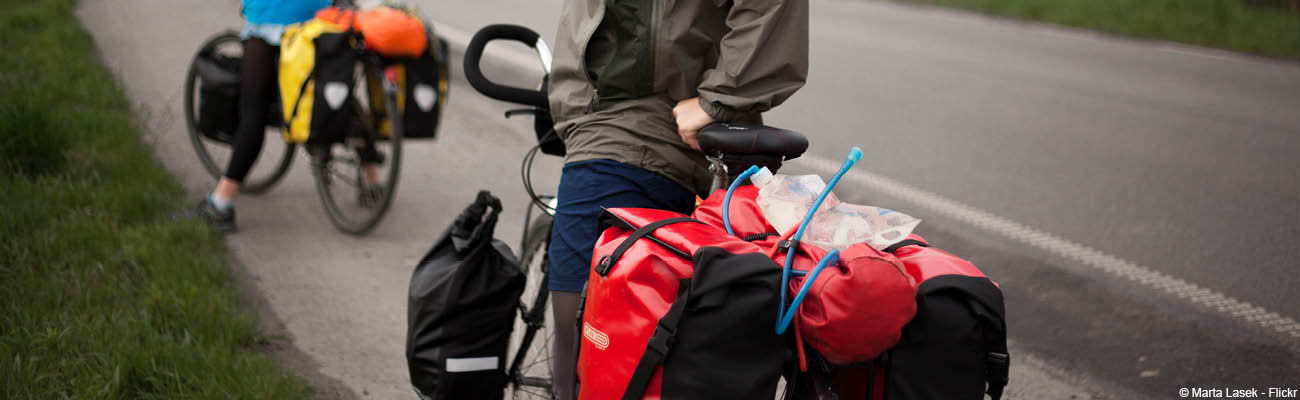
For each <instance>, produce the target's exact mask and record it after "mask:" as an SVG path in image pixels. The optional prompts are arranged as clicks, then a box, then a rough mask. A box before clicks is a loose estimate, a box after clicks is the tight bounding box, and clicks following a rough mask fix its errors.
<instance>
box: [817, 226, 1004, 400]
mask: <svg viewBox="0 0 1300 400" xmlns="http://www.w3.org/2000/svg"><path fill="white" fill-rule="evenodd" d="M886 251H887V252H890V253H893V254H895V255H897V256H898V258H899V259H900V260H902V262H903V264H904V266H905V267H906V268H907V273H908V274H909V275H912V276H913V277H914V278H915V279H916V280H917V281H919V282H921V284H920V286H919V288H918V292H917V297H916V302H917V312H916V316H915V317H914V318H913V319H912V321H911V322H909V323H908V324H907V326H906V327H905V328H904V331H903V337H902V339H901V340H899V342H898V344H897V345H895V346H894V347H893V348H891V349H889V351H887V352H885V353H884V354H882V355H881V356H880V357H877V358H876V359H875V360H872V361H871V362H867V363H860V364H857V365H853V366H847V365H832V366H829V368H828V369H820V368H819V369H815V370H813V371H810V373H809V374H807V375H806V376H807V379H804V381H805V382H807V383H806V384H804V385H801V387H800V388H798V389H796V390H797V391H798V392H799V393H800V396H799V397H797V398H801V399H821V398H826V396H825V395H826V393H820V394H818V393H814V392H816V391H817V390H818V389H821V390H823V391H825V390H827V389H826V388H829V390H830V391H833V392H834V395H835V396H836V398H839V399H844V400H882V399H884V400H928V399H936V400H937V399H944V400H947V399H955V400H962V399H968V400H980V399H983V398H984V394H985V393H987V394H988V395H989V398H991V399H993V400H997V399H999V398H1000V397H1001V396H1002V391H1003V388H1005V387H1006V385H1007V381H1008V375H1009V373H1008V372H1009V368H1010V362H1011V359H1010V356H1009V355H1008V353H1007V341H1006V340H1007V336H1006V335H1007V331H1006V329H1007V328H1006V318H1005V305H1004V302H1003V298H1002V291H1001V289H999V288H998V286H997V284H996V283H994V282H993V281H991V280H989V279H988V278H987V277H985V276H984V273H983V272H981V271H980V270H979V269H978V268H976V267H975V265H973V264H971V263H970V262H969V261H966V260H964V259H962V258H959V257H957V256H954V255H952V254H950V253H948V252H946V251H943V250H939V249H936V248H933V247H930V245H929V244H927V243H926V242H925V239H923V238H921V236H919V235H911V236H910V237H908V239H906V240H904V241H902V242H899V243H898V244H895V245H893V246H891V247H890V248H889V249H886ZM808 381H811V382H808Z"/></svg>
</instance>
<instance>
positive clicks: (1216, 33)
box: [898, 0, 1300, 58]
mask: <svg viewBox="0 0 1300 400" xmlns="http://www.w3.org/2000/svg"><path fill="white" fill-rule="evenodd" d="M898 1H905V2H912V3H928V4H936V5H941V6H947V7H954V8H963V9H968V10H974V11H979V12H984V13H988V14H995V15H1001V16H1007V17H1014V18H1023V19H1031V20H1038V21H1044V22H1050V23H1055V24H1061V25H1069V26H1075V27H1080V28H1086V29H1093V30H1098V31H1102V32H1109V33H1116V34H1122V35H1129V36H1136V37H1142V38H1149V39H1160V40H1169V41H1174V42H1183V43H1190V44H1195V45H1201V46H1208V47H1217V48H1222V49H1227V50H1234V51H1241V52H1247V53H1255V54H1261V55H1267V56H1273V57H1282V58H1300V13H1294V12H1288V11H1286V10H1285V9H1282V8H1275V7H1258V6H1250V5H1247V4H1246V3H1245V2H1244V1H1243V0H898Z"/></svg>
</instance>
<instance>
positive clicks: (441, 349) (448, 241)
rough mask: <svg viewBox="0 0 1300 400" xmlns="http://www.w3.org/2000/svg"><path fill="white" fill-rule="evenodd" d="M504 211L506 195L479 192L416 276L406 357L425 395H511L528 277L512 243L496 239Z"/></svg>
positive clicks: (418, 389) (413, 381)
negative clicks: (514, 335)
mask: <svg viewBox="0 0 1300 400" xmlns="http://www.w3.org/2000/svg"><path fill="white" fill-rule="evenodd" d="M500 212H501V201H500V200H498V199H497V198H496V197H493V196H492V194H491V193H488V192H487V191H481V192H479V194H478V198H477V199H476V200H475V202H474V203H473V204H471V205H470V206H469V207H468V208H466V209H465V211H463V212H461V214H460V216H458V217H456V221H455V222H454V223H452V226H451V227H450V228H448V229H447V231H446V232H445V233H443V235H442V237H441V238H440V239H438V241H437V242H436V243H435V244H434V246H433V249H431V250H429V252H428V253H427V254H425V256H424V259H422V260H420V264H419V266H417V267H416V268H415V272H414V273H413V274H412V275H411V286H410V292H409V294H408V303H407V331H406V361H407V366H408V367H409V369H410V373H411V384H412V386H414V388H415V391H416V393H417V394H419V395H420V398H422V399H435V400H437V399H501V398H502V396H503V394H504V392H503V390H502V389H503V388H504V385H505V382H506V375H505V361H506V360H505V357H506V348H507V345H508V344H509V341H510V331H511V330H512V329H513V328H514V319H515V311H516V310H517V307H518V305H519V296H520V295H521V294H522V293H523V290H524V281H525V279H526V278H525V276H524V274H523V272H522V271H521V270H520V268H519V262H518V260H516V259H515V256H514V255H513V253H511V251H510V248H509V247H508V246H506V244H505V243H503V242H501V241H500V240H496V239H493V238H492V233H493V230H494V227H495V226H496V222H497V215H498V214H500ZM494 389H495V390H494Z"/></svg>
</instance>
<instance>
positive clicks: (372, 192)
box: [357, 185, 387, 208]
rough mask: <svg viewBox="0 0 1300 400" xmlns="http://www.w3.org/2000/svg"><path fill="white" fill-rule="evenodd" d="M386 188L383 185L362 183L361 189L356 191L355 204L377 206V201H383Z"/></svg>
mask: <svg viewBox="0 0 1300 400" xmlns="http://www.w3.org/2000/svg"><path fill="white" fill-rule="evenodd" d="M386 190H387V189H385V188H384V186H383V185H363V187H362V188H361V191H360V192H359V193H357V204H358V205H360V206H361V207H362V208H375V207H378V206H379V203H380V202H382V201H384V194H385V193H384V192H385V191H386Z"/></svg>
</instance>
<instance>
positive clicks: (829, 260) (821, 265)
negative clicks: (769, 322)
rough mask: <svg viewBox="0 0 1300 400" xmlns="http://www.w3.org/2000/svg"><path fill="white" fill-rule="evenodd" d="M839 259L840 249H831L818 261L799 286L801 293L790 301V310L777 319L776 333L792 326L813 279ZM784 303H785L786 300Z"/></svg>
mask: <svg viewBox="0 0 1300 400" xmlns="http://www.w3.org/2000/svg"><path fill="white" fill-rule="evenodd" d="M839 259H840V251H839V250H831V252H830V253H826V257H824V258H822V260H821V262H818V263H817V267H816V268H813V270H812V272H809V273H808V279H805V280H804V281H803V285H802V286H800V287H799V293H796V294H795V295H794V300H792V301H790V312H786V313H783V314H785V315H782V316H781V319H780V320H778V321H777V323H776V334H778V335H780V334H782V333H785V330H786V329H787V328H789V327H790V322H791V321H793V320H794V314H795V312H794V311H795V310H798V309H799V303H803V298H804V296H806V295H808V289H810V288H812V284H813V281H815V280H817V275H821V273H822V269H825V268H826V267H827V266H829V265H832V264H835V262H836V261H839ZM781 292H782V293H784V292H785V290H784V289H782V290H781ZM782 304H785V303H784V300H783V302H782Z"/></svg>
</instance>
